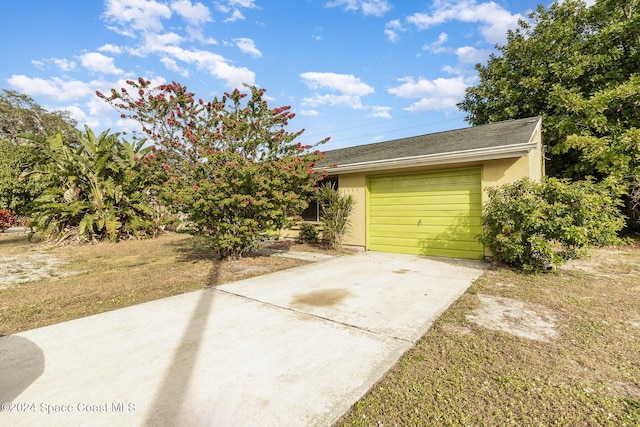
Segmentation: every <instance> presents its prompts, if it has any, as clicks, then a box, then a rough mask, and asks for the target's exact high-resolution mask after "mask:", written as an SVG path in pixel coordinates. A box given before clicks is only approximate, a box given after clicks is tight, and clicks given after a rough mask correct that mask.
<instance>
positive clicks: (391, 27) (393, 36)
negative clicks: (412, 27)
mask: <svg viewBox="0 0 640 427" xmlns="http://www.w3.org/2000/svg"><path fill="white" fill-rule="evenodd" d="M400 31H406V30H405V29H404V28H403V27H402V24H401V23H400V21H399V20H398V19H394V20H393V21H389V22H387V23H386V24H385V26H384V35H385V36H387V39H388V40H389V41H390V42H393V43H395V42H397V41H398V40H400V35H399V34H398V32H400Z"/></svg>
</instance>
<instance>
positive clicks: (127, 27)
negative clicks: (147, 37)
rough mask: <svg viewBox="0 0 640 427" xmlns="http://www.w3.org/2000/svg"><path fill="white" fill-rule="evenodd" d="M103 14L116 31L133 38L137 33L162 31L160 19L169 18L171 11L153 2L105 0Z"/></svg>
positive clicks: (167, 7) (142, 0)
mask: <svg viewBox="0 0 640 427" xmlns="http://www.w3.org/2000/svg"><path fill="white" fill-rule="evenodd" d="M105 3H106V6H107V10H106V11H105V13H104V16H105V18H106V19H107V20H108V21H109V22H113V23H115V24H116V26H117V27H116V28H114V29H115V30H116V31H118V32H119V33H120V34H123V35H126V36H130V37H133V36H134V33H135V32H137V31H153V32H160V31H162V28H163V26H162V19H168V18H170V17H171V9H170V8H169V6H167V5H166V4H164V3H161V2H158V1H155V0H106V2H105Z"/></svg>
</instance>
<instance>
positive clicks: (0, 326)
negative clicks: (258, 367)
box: [0, 233, 306, 335]
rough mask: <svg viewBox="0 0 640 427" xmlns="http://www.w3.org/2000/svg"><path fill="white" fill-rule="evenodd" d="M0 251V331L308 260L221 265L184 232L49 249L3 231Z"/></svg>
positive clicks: (243, 261) (255, 258) (273, 259)
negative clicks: (153, 237) (0, 259)
mask: <svg viewBox="0 0 640 427" xmlns="http://www.w3.org/2000/svg"><path fill="white" fill-rule="evenodd" d="M0 253H1V254H2V257H3V258H6V259H8V260H9V261H10V262H9V263H5V264H4V266H5V267H2V265H3V264H2V262H1V261H0V335H7V334H12V333H16V332H20V331H24V330H27V329H32V328H37V327H41V326H45V325H50V324H54V323H59V322H62V321H66V320H71V319H76V318H79V317H83V316H88V315H91V314H96V313H100V312H104V311H109V310H113V309H116V308H122V307H126V306H129V305H134V304H139V303H142V302H146V301H151V300H154V299H158V298H164V297H167V296H171V295H177V294H180V293H183V292H187V291H192V290H197V289H202V288H203V287H205V286H213V285H217V284H220V283H225V282H229V281H233V280H240V279H244V278H248V277H252V276H256V275H260V274H265V273H269V272H272V271H277V270H282V269H285V268H290V267H295V266H298V265H302V264H306V262H305V261H300V260H296V259H289V258H280V257H267V256H252V257H246V258H243V259H241V260H237V261H230V262H220V261H218V260H217V259H215V257H214V256H213V253H212V252H211V251H210V250H209V249H208V248H207V247H205V246H203V245H201V244H199V243H198V242H197V241H196V240H195V239H193V238H192V237H191V236H188V235H184V234H167V235H164V236H161V237H160V238H158V239H154V240H131V241H124V242H120V243H117V244H113V243H100V244H97V245H89V246H67V247H57V248H52V247H50V246H46V245H43V244H40V243H29V242H27V240H26V236H25V235H24V234H18V233H6V234H0ZM2 268H5V269H4V270H2ZM16 279H17V280H16Z"/></svg>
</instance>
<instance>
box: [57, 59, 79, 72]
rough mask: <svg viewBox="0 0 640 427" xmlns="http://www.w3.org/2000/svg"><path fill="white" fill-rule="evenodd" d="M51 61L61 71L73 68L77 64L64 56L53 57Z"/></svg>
mask: <svg viewBox="0 0 640 427" xmlns="http://www.w3.org/2000/svg"><path fill="white" fill-rule="evenodd" d="M52 61H53V63H54V64H56V66H57V67H58V68H59V69H60V70H61V71H71V70H75V69H76V65H77V64H76V63H75V62H73V61H69V60H68V59H66V58H53V59H52Z"/></svg>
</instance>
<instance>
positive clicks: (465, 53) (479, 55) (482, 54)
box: [456, 46, 491, 64]
mask: <svg viewBox="0 0 640 427" xmlns="http://www.w3.org/2000/svg"><path fill="white" fill-rule="evenodd" d="M456 55H457V56H458V62H460V63H461V64H477V63H483V62H485V61H486V60H487V59H488V58H489V55H491V50H489V49H476V48H475V47H471V46H463V47H459V48H458V49H456Z"/></svg>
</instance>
